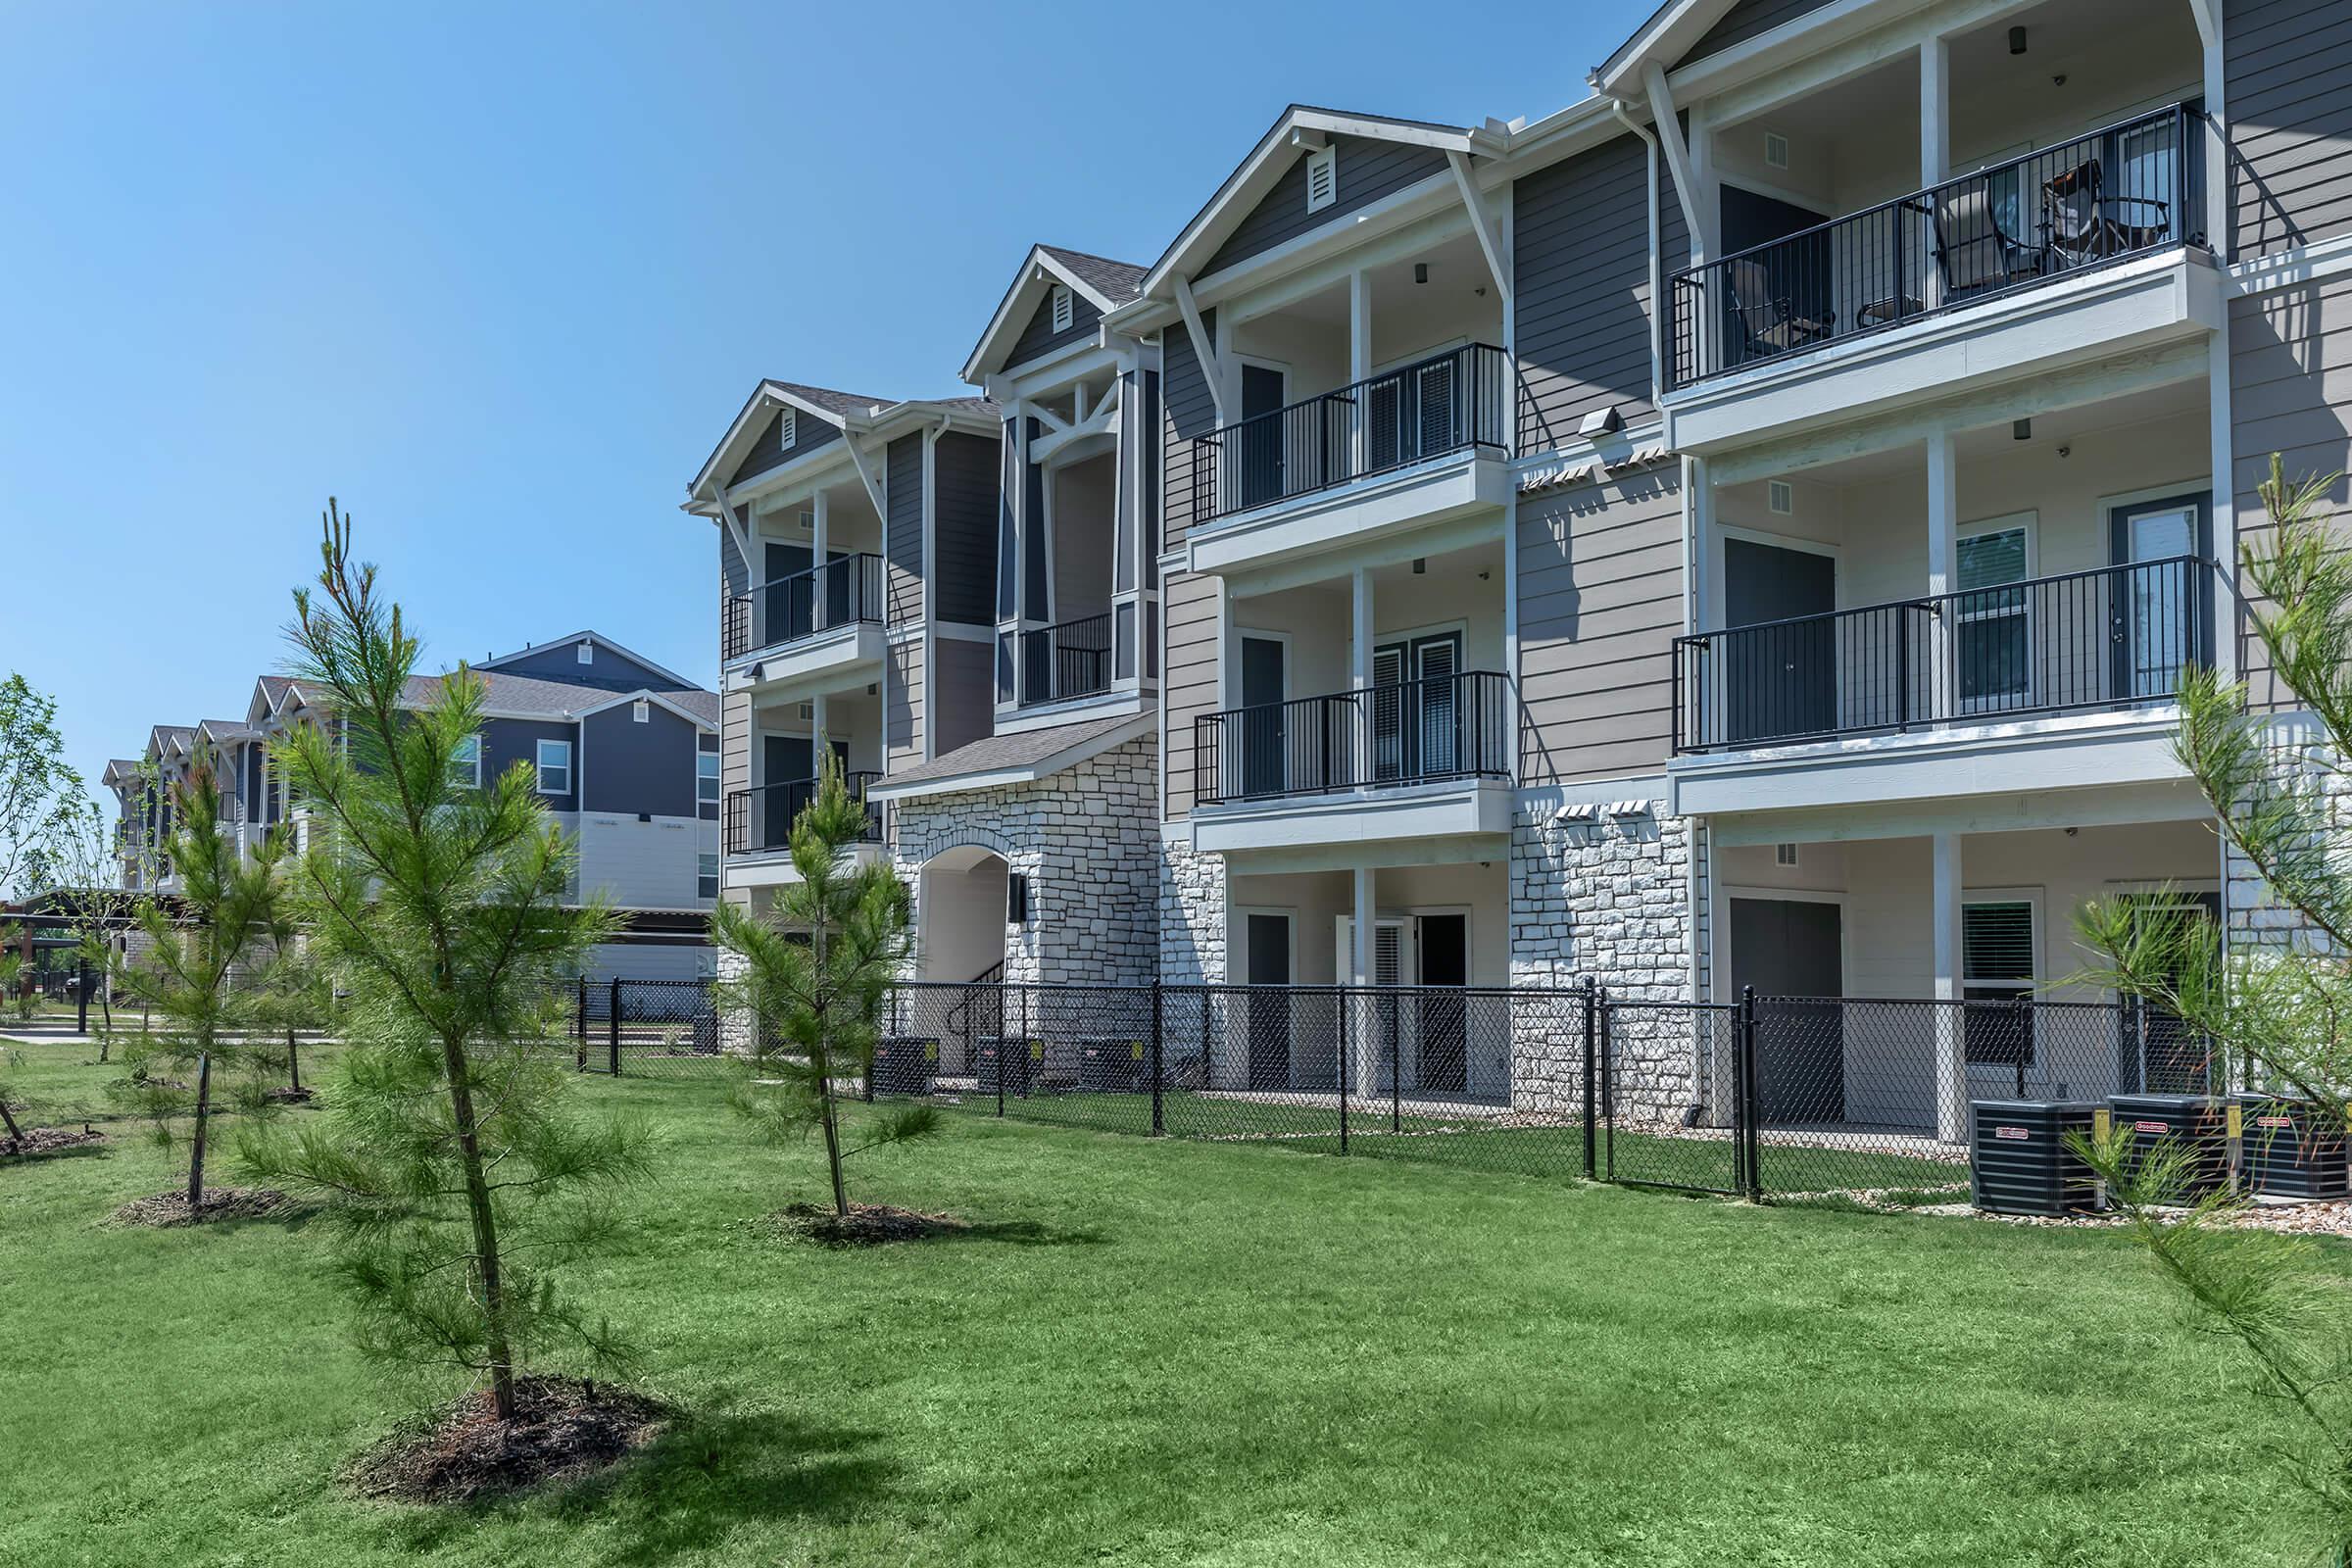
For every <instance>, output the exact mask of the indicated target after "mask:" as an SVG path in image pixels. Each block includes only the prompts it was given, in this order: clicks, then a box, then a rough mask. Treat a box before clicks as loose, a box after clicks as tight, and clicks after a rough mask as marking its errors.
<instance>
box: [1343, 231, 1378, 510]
mask: <svg viewBox="0 0 2352 1568" xmlns="http://www.w3.org/2000/svg"><path fill="white" fill-rule="evenodd" d="M1371 377H1372V279H1371V278H1370V277H1369V276H1367V275H1366V274H1365V272H1364V270H1363V269H1362V268H1360V267H1359V268H1356V269H1355V270H1352V271H1350V272H1349V273H1348V383H1349V384H1350V385H1353V386H1358V387H1360V386H1361V385H1362V384H1363V383H1364V382H1365V381H1368V380H1370V379H1371ZM1371 401H1372V400H1371V399H1369V398H1367V397H1364V396H1363V395H1362V394H1361V393H1360V392H1359V393H1358V394H1357V396H1356V399H1355V403H1354V405H1353V407H1352V408H1351V409H1350V411H1349V413H1348V446H1349V455H1350V456H1351V457H1352V458H1353V460H1354V462H1353V469H1354V471H1355V472H1357V473H1362V472H1363V471H1364V470H1365V469H1366V468H1367V467H1369V466H1371V458H1372V454H1371V440H1372V427H1371V420H1370V418H1369V417H1367V412H1368V411H1369V409H1370V408H1371Z"/></svg>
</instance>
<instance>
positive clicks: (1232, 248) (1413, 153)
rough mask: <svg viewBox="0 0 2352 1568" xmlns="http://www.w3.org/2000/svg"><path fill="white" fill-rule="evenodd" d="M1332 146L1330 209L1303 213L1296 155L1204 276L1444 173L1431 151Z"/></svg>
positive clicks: (1351, 140) (1352, 140)
mask: <svg viewBox="0 0 2352 1568" xmlns="http://www.w3.org/2000/svg"><path fill="white" fill-rule="evenodd" d="M1331 144H1332V147H1333V148H1334V149H1335V154H1334V167H1333V172H1335V173H1336V174H1337V175H1338V177H1339V187H1340V188H1339V192H1338V194H1337V196H1335V197H1334V199H1333V201H1332V203H1331V205H1330V206H1328V207H1326V208H1324V209H1323V210H1322V211H1321V212H1316V213H1310V212H1308V211H1307V210H1306V155H1305V154H1304V153H1303V152H1299V153H1295V154H1294V156H1293V158H1292V160H1291V167H1290V168H1288V169H1286V170H1284V171H1283V172H1282V177H1281V178H1279V179H1277V180H1276V181H1275V182H1274V186H1273V188H1272V189H1271V190H1269V191H1267V192H1266V194H1265V195H1264V196H1263V197H1261V198H1260V199H1259V201H1258V204H1257V205H1256V206H1255V207H1252V208H1251V209H1250V213H1249V216H1247V217H1246V218H1244V219H1243V220H1242V221H1241V222H1240V223H1238V224H1236V225H1235V227H1234V230H1233V232H1232V233H1230V234H1228V235H1226V236H1225V243H1224V244H1222V245H1220V246H1218V247H1217V252H1216V254H1215V255H1214V256H1211V257H1210V258H1209V259H1208V263H1207V265H1206V266H1204V267H1202V268H1201V275H1202V276H1206V275H1207V274H1208V273H1211V272H1214V271H1217V270H1219V269H1221V268H1227V267H1231V266H1233V265H1234V264H1235V263H1236V262H1246V261H1248V260H1249V259H1250V257H1252V256H1256V255H1260V254H1262V253H1263V252H1266V251H1270V250H1272V249H1273V248H1274V247H1275V246H1277V245H1281V244H1285V243H1287V242H1288V241H1290V240H1294V239H1297V238H1298V237H1299V235H1301V234H1304V233H1306V232H1308V231H1309V230H1311V229H1317V228H1321V227H1323V226H1324V225H1326V224H1329V223H1336V222H1339V221H1342V220H1343V219H1345V218H1347V217H1348V215H1349V214H1351V213H1355V212H1358V211H1361V210H1362V209H1363V208H1366V207H1369V206H1371V205H1372V204H1373V203H1374V202H1377V201H1379V200H1381V199H1382V198H1383V197H1386V196H1394V195H1395V194H1396V193H1397V192H1398V191H1400V190H1402V189H1404V188H1405V187H1406V186H1408V185H1417V184H1419V183H1420V182H1421V181H1422V180H1425V179H1428V178H1430V177H1431V176H1432V175H1435V174H1443V173H1444V172H1446V155H1445V154H1444V153H1442V152H1440V151H1438V149H1436V148H1435V147H1416V146H1411V145H1408V144H1406V143H1403V142H1394V141H1379V140H1376V139H1373V138H1370V137H1364V136H1334V137H1332V138H1331Z"/></svg>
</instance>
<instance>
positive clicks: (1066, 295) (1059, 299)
mask: <svg viewBox="0 0 2352 1568" xmlns="http://www.w3.org/2000/svg"><path fill="white" fill-rule="evenodd" d="M1076 318H1077V306H1076V305H1075V303H1074V302H1073V301H1072V300H1071V299H1070V291H1069V289H1068V288H1066V287H1064V286H1063V285H1062V284H1059V283H1056V284H1054V331H1056V332H1067V331H1068V330H1069V329H1070V323H1071V322H1072V321H1073V320H1074V319H1076Z"/></svg>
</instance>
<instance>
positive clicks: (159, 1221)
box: [115, 1187, 292, 1226]
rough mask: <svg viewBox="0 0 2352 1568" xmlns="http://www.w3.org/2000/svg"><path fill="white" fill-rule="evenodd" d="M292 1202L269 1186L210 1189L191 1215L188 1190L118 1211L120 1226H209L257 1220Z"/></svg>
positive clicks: (135, 1202) (137, 1202)
mask: <svg viewBox="0 0 2352 1568" xmlns="http://www.w3.org/2000/svg"><path fill="white" fill-rule="evenodd" d="M291 1201H292V1200H291V1199H289V1198H287V1197H286V1195H285V1194H283V1193H280V1192H276V1191H273V1190H272V1189H270V1188H268V1187H208V1188H206V1189H205V1193H204V1209H203V1211H202V1212H201V1213H191V1212H190V1211H189V1209H188V1194H187V1190H186V1189H185V1188H181V1189H178V1190H176V1191H173V1192H169V1193H157V1194H156V1195H155V1196H154V1197H152V1198H134V1199H132V1200H131V1201H129V1202H127V1203H124V1204H123V1206H122V1207H121V1208H118V1209H116V1210H115V1223H116V1224H118V1225H155V1226H168V1225H195V1224H200V1223H201V1224H206V1225H209V1224H211V1223H213V1222H214V1221H215V1220H223V1219H257V1218H259V1217H260V1216H262V1215H264V1214H269V1213H273V1212H275V1211H276V1210H278V1209H281V1208H283V1207H285V1206H286V1204H287V1203H289V1202H291Z"/></svg>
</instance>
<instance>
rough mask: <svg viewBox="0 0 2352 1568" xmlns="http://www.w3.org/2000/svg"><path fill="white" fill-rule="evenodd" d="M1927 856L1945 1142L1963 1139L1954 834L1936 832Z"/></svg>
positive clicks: (1939, 1113)
mask: <svg viewBox="0 0 2352 1568" xmlns="http://www.w3.org/2000/svg"><path fill="white" fill-rule="evenodd" d="M1933 855H1934V858H1935V861H1936V864H1935V873H1934V875H1933V877H1932V878H1931V879H1930V888H1931V891H1930V895H1929V896H1930V897H1931V898H1933V899H1934V900H1935V909H1934V911H1933V912H1934V919H1933V927H1934V932H1935V944H1936V1002H1937V1003H1939V1004H1944V1005H1939V1006H1937V1007H1936V1137H1938V1138H1940V1139H1942V1140H1943V1141H1944V1142H1945V1143H1947V1144H1951V1143H1963V1142H1965V1141H1966V1140H1967V1138H1968V1035H1967V1029H1966V1020H1965V1019H1964V1018H1962V1017H1961V1008H1960V1007H1959V1006H1958V1003H1959V1002H1960V1000H1961V988H1960V980H1961V975H1962V968H1961V952H1960V873H1961V867H1960V835H1959V834H1957V833H1938V834H1936V836H1935V840H1934V849H1933Z"/></svg>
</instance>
